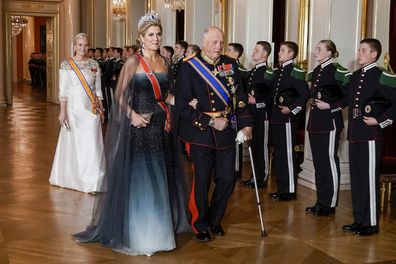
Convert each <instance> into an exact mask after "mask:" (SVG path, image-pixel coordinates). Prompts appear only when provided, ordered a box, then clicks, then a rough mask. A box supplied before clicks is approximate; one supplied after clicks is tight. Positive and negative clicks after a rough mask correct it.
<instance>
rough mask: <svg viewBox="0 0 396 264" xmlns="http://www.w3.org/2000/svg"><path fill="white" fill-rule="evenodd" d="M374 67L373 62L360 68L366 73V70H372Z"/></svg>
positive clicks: (375, 63) (374, 63)
mask: <svg viewBox="0 0 396 264" xmlns="http://www.w3.org/2000/svg"><path fill="white" fill-rule="evenodd" d="M374 67H377V62H373V63H370V64H367V65H366V66H364V67H363V68H362V71H363V72H366V71H368V70H370V69H371V68H374Z"/></svg>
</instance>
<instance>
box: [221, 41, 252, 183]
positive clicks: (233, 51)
mask: <svg viewBox="0 0 396 264" xmlns="http://www.w3.org/2000/svg"><path fill="white" fill-rule="evenodd" d="M225 55H226V56H228V57H230V58H233V59H234V60H236V63H237V64H238V70H239V76H240V79H241V84H242V87H243V91H244V92H245V93H246V85H247V79H248V70H247V69H246V68H245V66H243V64H242V63H241V61H240V58H241V57H242V55H243V46H242V44H240V43H235V42H234V43H228V45H227V49H226V52H225ZM235 147H236V153H235V171H236V174H237V177H240V178H241V179H242V171H243V146H242V145H240V144H236V146H235Z"/></svg>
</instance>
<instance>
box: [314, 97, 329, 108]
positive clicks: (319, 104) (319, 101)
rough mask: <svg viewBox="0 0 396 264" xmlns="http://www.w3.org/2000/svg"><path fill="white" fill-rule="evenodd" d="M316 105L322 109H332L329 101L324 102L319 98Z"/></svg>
mask: <svg viewBox="0 0 396 264" xmlns="http://www.w3.org/2000/svg"><path fill="white" fill-rule="evenodd" d="M315 105H316V107H317V108H319V109H320V110H326V109H330V105H329V104H328V103H326V102H323V101H322V100H319V99H315Z"/></svg>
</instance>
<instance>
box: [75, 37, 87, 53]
mask: <svg viewBox="0 0 396 264" xmlns="http://www.w3.org/2000/svg"><path fill="white" fill-rule="evenodd" d="M80 38H85V39H86V40H87V42H89V39H88V35H87V34H86V33H82V32H81V33H78V34H77V35H76V36H75V37H74V39H73V47H74V50H73V55H76V50H75V49H76V45H77V40H79V39H80Z"/></svg>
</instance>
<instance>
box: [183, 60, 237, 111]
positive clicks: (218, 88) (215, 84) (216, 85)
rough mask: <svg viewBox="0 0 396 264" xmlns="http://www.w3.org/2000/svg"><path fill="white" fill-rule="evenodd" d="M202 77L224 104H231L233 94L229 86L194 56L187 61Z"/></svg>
mask: <svg viewBox="0 0 396 264" xmlns="http://www.w3.org/2000/svg"><path fill="white" fill-rule="evenodd" d="M187 62H188V63H190V65H191V66H192V67H193V68H194V70H195V71H196V72H197V73H198V75H199V76H201V78H202V79H204V80H205V82H206V83H207V84H208V85H209V87H210V88H211V89H212V91H213V92H214V93H215V94H216V95H217V97H219V98H220V100H221V101H222V102H223V103H224V105H226V106H228V105H229V104H231V101H232V100H231V96H230V93H229V91H228V90H227V87H225V86H224V84H223V83H222V82H220V80H219V79H217V78H216V76H215V75H213V72H212V71H211V70H209V68H208V67H207V66H206V65H205V64H204V63H203V62H202V61H201V60H199V59H198V58H196V57H194V58H191V59H190V60H188V61H187Z"/></svg>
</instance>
